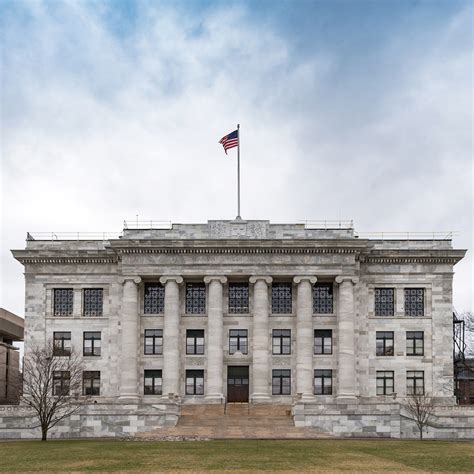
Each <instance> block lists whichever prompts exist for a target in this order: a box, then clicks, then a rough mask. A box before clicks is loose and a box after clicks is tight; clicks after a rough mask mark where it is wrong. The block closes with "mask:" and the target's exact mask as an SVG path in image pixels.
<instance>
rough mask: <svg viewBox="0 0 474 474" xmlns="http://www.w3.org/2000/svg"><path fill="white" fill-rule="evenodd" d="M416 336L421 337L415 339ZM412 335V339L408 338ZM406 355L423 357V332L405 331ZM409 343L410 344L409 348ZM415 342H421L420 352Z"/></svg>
mask: <svg viewBox="0 0 474 474" xmlns="http://www.w3.org/2000/svg"><path fill="white" fill-rule="evenodd" d="M417 334H421V337H416V335H417ZM410 335H413V336H414V337H410ZM405 337H406V355H407V356H410V357H423V356H424V355H425V332H424V331H406V334H405ZM409 341H411V342H412V344H411V346H412V347H409ZM417 341H421V352H419V350H420V347H417Z"/></svg>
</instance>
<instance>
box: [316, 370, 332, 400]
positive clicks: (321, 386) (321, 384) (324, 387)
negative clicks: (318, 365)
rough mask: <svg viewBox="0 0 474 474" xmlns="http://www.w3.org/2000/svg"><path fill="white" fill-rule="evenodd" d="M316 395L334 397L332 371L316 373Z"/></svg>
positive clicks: (318, 371) (317, 371)
mask: <svg viewBox="0 0 474 474" xmlns="http://www.w3.org/2000/svg"><path fill="white" fill-rule="evenodd" d="M314 394H315V395H332V370H328V369H316V370H315V371H314Z"/></svg>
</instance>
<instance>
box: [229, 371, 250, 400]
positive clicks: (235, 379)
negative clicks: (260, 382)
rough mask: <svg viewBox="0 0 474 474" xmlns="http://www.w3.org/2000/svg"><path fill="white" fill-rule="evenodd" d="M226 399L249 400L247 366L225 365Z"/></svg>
mask: <svg viewBox="0 0 474 474" xmlns="http://www.w3.org/2000/svg"><path fill="white" fill-rule="evenodd" d="M227 401H228V402H248V401H249V367H248V365H247V366H242V365H239V366H229V367H227Z"/></svg>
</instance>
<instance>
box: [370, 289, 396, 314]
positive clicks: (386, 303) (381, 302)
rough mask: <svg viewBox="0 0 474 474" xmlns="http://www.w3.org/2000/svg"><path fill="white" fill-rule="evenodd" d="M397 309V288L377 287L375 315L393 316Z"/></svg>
mask: <svg viewBox="0 0 474 474" xmlns="http://www.w3.org/2000/svg"><path fill="white" fill-rule="evenodd" d="M394 311H395V289H394V288H375V308H374V312H375V316H393V315H394Z"/></svg>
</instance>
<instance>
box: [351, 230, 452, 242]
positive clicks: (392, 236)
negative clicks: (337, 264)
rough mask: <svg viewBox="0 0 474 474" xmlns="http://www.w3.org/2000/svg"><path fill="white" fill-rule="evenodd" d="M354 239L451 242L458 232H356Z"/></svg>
mask: <svg viewBox="0 0 474 474" xmlns="http://www.w3.org/2000/svg"><path fill="white" fill-rule="evenodd" d="M355 235H356V237H360V238H363V239H380V240H452V239H453V237H454V236H458V235H459V232H458V231H452V230H451V231H436V232H356V234H355Z"/></svg>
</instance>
